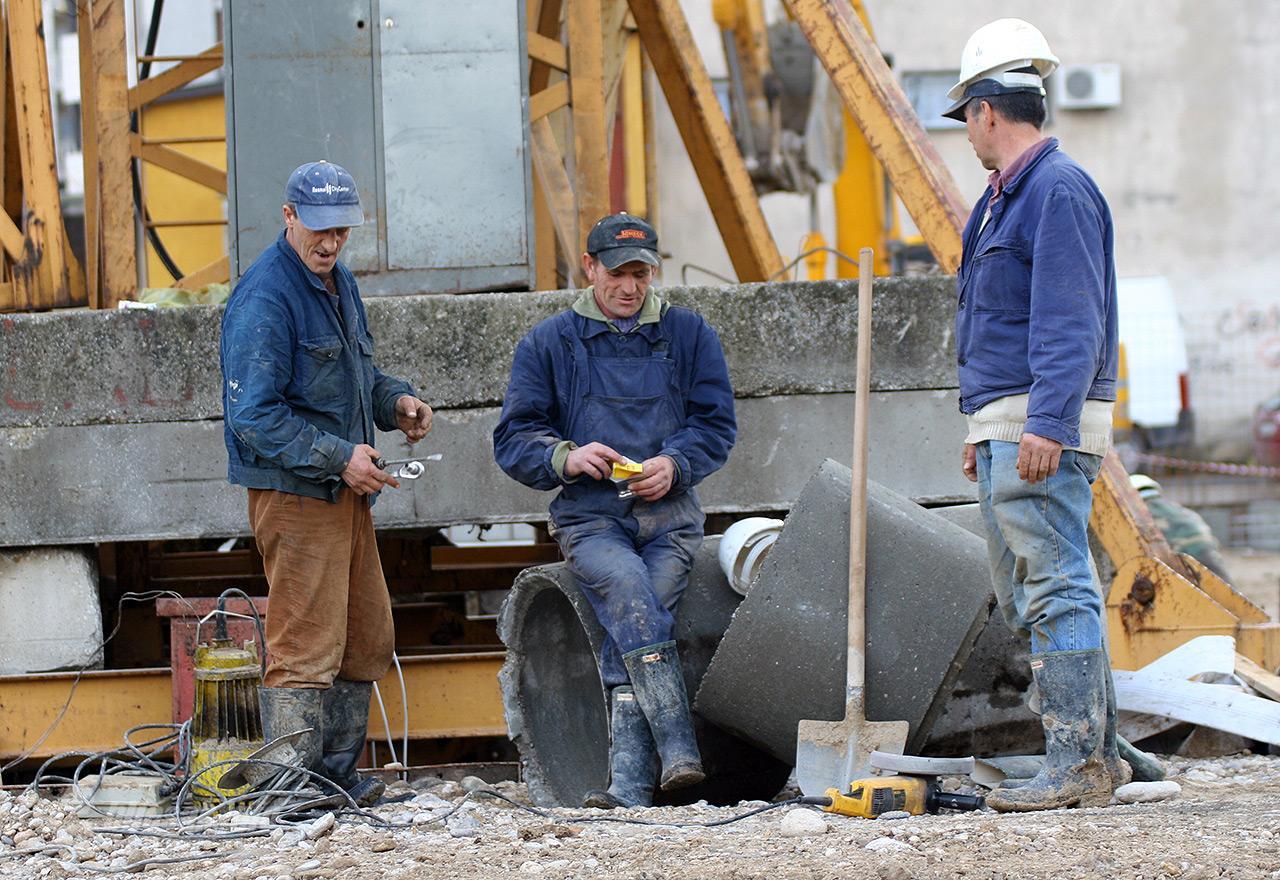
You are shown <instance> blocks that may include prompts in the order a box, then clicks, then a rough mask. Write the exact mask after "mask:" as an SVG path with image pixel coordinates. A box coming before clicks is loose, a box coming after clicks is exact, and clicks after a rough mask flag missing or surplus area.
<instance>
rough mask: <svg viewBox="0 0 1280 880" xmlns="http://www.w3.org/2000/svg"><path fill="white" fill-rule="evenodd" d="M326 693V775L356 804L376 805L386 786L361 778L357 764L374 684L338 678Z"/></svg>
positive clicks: (366, 777)
mask: <svg viewBox="0 0 1280 880" xmlns="http://www.w3.org/2000/svg"><path fill="white" fill-rule="evenodd" d="M323 693H324V775H325V776H327V777H328V778H329V779H330V780H331V781H332V782H333V783H334V784H335V785H340V786H342V789H343V790H344V791H345V792H346V793H347V794H349V795H350V796H351V799H352V800H354V801H355V802H356V803H357V804H359V805H360V806H362V807H368V806H371V805H372V804H374V803H375V802H376V801H377V800H378V798H380V797H382V793H383V792H384V791H386V790H387V785H386V783H385V782H383V781H382V780H381V779H378V778H377V777H375V776H365V777H362V776H361V775H360V774H359V773H357V772H356V762H357V761H359V760H360V755H361V754H362V753H363V752H364V741H365V737H366V735H367V734H368V729H369V697H370V696H371V695H372V693H373V682H371V681H348V680H347V679H345V678H339V679H335V680H334V682H333V687H331V688H329V689H328V690H326V691H323Z"/></svg>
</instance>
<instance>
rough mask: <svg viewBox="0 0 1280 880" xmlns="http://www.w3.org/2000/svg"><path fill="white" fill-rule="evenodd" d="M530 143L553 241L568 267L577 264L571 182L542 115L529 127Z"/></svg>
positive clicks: (576, 237) (553, 137)
mask: <svg viewBox="0 0 1280 880" xmlns="http://www.w3.org/2000/svg"><path fill="white" fill-rule="evenodd" d="M529 134H530V137H529V143H530V146H531V148H532V152H533V171H534V174H535V175H536V176H537V179H538V186H539V187H540V188H541V190H542V193H543V195H544V196H545V197H546V200H547V210H548V213H549V214H550V215H551V222H552V226H553V227H554V228H555V236H556V243H557V244H559V245H560V252H561V253H562V254H564V256H565V260H566V261H567V263H568V265H569V267H570V269H571V270H572V269H573V268H575V267H576V266H577V261H578V255H579V253H580V251H579V250H578V244H577V242H578V230H577V215H576V214H575V213H574V207H573V184H571V183H570V182H569V175H568V174H567V173H566V172H565V170H564V162H563V161H562V160H561V158H560V148H559V147H558V146H557V145H556V135H555V132H554V131H552V130H551V123H550V121H548V120H547V119H546V118H545V117H544V118H542V119H539V120H538V121H537V122H535V123H533V125H531V126H530V127H529Z"/></svg>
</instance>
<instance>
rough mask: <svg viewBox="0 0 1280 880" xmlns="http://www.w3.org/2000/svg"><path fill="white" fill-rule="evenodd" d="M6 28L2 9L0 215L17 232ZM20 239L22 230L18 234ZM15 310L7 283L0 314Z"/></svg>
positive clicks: (0, 295)
mask: <svg viewBox="0 0 1280 880" xmlns="http://www.w3.org/2000/svg"><path fill="white" fill-rule="evenodd" d="M8 31H9V28H8V27H7V25H6V24H5V21H4V12H3V9H0V200H3V202H4V205H0V212H3V213H4V215H5V218H6V219H7V220H8V221H9V223H8V225H9V226H11V227H13V228H15V229H17V224H16V223H14V220H13V218H14V217H15V216H17V214H16V213H15V214H12V215H11V214H10V213H9V211H8V204H9V202H10V198H9V192H10V190H11V189H12V186H13V179H12V175H11V172H10V161H9V160H10V152H13V151H15V150H16V137H11V136H10V131H11V130H16V125H15V123H14V122H13V101H11V100H10V98H9V96H10V92H11V90H12V87H13V83H12V77H11V75H10V71H9V34H8ZM14 170H15V171H16V172H17V176H18V177H20V176H21V172H20V171H18V170H17V167H16V165H15V167H14ZM21 200H22V193H21V191H19V192H18V202H19V206H18V212H17V213H21V210H22V209H21V204H20V203H21ZM18 234H19V236H21V234H22V233H21V230H19V233H18ZM0 267H4V269H5V271H4V277H8V261H7V260H0ZM17 308H18V302H17V300H16V299H15V291H14V286H13V284H12V283H6V284H4V285H3V286H2V287H0V311H11V310H15V309H17Z"/></svg>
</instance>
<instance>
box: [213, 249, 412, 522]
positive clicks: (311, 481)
mask: <svg viewBox="0 0 1280 880" xmlns="http://www.w3.org/2000/svg"><path fill="white" fill-rule="evenodd" d="M333 278H334V281H335V282H336V284H337V288H338V296H337V297H334V296H333V295H332V294H330V293H329V292H328V290H326V289H325V286H324V282H323V281H321V280H320V278H319V277H318V276H317V275H316V274H315V273H313V272H312V271H311V270H309V269H308V268H307V267H306V265H304V264H303V262H302V260H301V259H300V258H299V257H298V255H297V253H296V252H295V251H294V250H293V248H292V247H291V246H290V245H289V243H288V242H287V241H286V240H285V237H284V233H281V234H280V237H279V238H277V239H276V242H275V244H273V245H271V246H270V247H268V248H267V249H266V250H264V251H263V252H262V254H261V255H260V256H259V257H258V259H256V260H254V262H253V265H252V266H250V267H249V270H248V271H247V272H245V273H244V276H243V277H241V279H240V281H239V283H238V284H236V287H235V290H234V291H233V292H232V294H231V299H230V300H229V301H228V302H227V308H226V311H225V313H224V314H223V316H222V343H221V359H222V380H223V382H222V411H223V415H224V418H225V430H224V434H225V438H226V444H227V459H228V462H227V479H228V480H229V481H231V482H232V483H236V484H238V485H241V486H247V487H249V488H251V489H278V490H280V491H283V492H291V493H293V494H295V495H307V496H310V497H312V498H324V499H326V500H329V501H334V500H336V499H337V497H338V491H339V489H340V488H341V487H342V486H343V483H342V477H341V474H342V471H343V470H344V469H345V468H346V466H347V462H349V461H350V460H351V454H352V451H353V449H354V447H355V446H356V444H359V443H368V444H370V445H372V444H373V442H374V427H375V426H376V427H378V428H381V429H382V430H384V431H390V430H393V429H395V427H396V417H395V405H396V400H397V399H398V398H399V397H400V396H401V395H405V394H408V395H411V396H415V397H416V396H417V394H416V392H415V391H414V389H413V386H411V385H410V384H409V383H407V382H403V381H400V380H398V379H393V378H391V377H389V376H386V375H384V374H383V373H382V372H381V371H380V370H379V369H378V368H377V367H375V366H374V365H373V337H372V336H370V335H369V327H368V322H367V321H366V319H365V313H364V304H363V303H361V302H360V293H359V290H358V289H357V287H356V279H355V277H354V276H353V275H352V274H351V272H350V270H349V269H347V267H346V266H344V265H343V264H342V263H336V264H335V266H334V269H333Z"/></svg>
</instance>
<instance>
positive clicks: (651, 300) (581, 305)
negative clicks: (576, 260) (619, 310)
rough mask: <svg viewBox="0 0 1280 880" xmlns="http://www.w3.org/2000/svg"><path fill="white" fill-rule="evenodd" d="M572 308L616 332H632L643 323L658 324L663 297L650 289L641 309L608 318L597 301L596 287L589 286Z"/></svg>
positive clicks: (660, 317) (579, 295)
mask: <svg viewBox="0 0 1280 880" xmlns="http://www.w3.org/2000/svg"><path fill="white" fill-rule="evenodd" d="M572 308H573V311H574V312H576V313H577V314H579V315H581V316H582V317H584V318H590V319H591V320H592V321H601V322H603V323H605V324H607V325H608V327H609V329H610V330H611V331H613V332H614V333H630V332H631V331H632V330H634V329H636V327H639V326H640V325H641V324H656V323H658V321H660V320H661V319H662V299H661V298H660V297H659V296H658V294H657V293H655V292H654V291H653V290H650V291H649V292H648V293H647V294H646V295H645V298H644V302H643V303H642V304H641V305H640V311H638V312H636V313H635V314H634V315H632V316H631V317H630V318H606V317H605V314H604V312H602V311H600V304H599V303H598V302H596V290H595V288H594V287H588V288H587V289H586V290H584V291H582V293H580V294H578V298H577V299H576V300H574V301H573V306H572Z"/></svg>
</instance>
